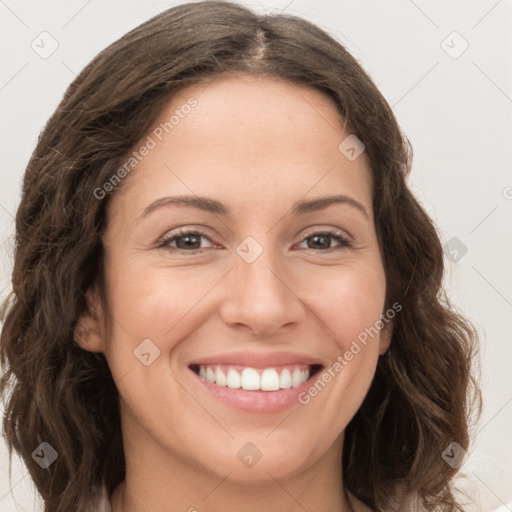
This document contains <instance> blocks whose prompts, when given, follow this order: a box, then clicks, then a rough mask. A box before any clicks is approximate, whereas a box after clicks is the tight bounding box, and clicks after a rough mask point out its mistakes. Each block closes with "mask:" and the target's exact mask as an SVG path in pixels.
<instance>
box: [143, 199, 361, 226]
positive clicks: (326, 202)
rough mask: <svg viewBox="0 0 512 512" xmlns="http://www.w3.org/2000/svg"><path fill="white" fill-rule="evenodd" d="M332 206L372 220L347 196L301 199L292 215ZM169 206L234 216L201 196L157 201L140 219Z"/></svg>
mask: <svg viewBox="0 0 512 512" xmlns="http://www.w3.org/2000/svg"><path fill="white" fill-rule="evenodd" d="M331 204H346V205H349V206H352V207H354V208H356V209H357V210H359V211H360V212H361V213H363V214H364V216H365V217H366V218H367V219H368V220H369V219H370V216H369V214H368V212H367V211H366V208H365V207H364V206H363V205H362V204H361V203H360V202H359V201H356V200H355V199H353V198H352V197H349V196H346V195H332V196H325V197H318V198H316V199H310V200H305V199H301V200H299V201H297V202H296V203H295V204H294V205H293V208H292V210H291V213H292V215H303V214H306V213H311V212H315V211H319V210H323V209H325V208H327V207H328V206H330V205H331ZM169 205H180V206H187V207H189V208H197V209H199V210H203V211H205V212H209V213H215V214H217V215H221V216H223V217H229V216H232V211H231V210H230V208H229V207H228V206H226V205H224V204H223V203H221V202H220V201H217V200H215V199H210V198H208V197H199V196H170V197H162V198H160V199H157V200H156V201H154V202H153V203H151V204H150V205H148V206H146V208H144V211H143V212H142V215H141V216H140V217H139V219H142V218H143V217H146V216H148V215H149V214H150V213H151V212H153V211H155V210H157V209H159V208H163V207H165V206H169Z"/></svg>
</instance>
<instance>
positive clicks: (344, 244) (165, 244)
mask: <svg viewBox="0 0 512 512" xmlns="http://www.w3.org/2000/svg"><path fill="white" fill-rule="evenodd" d="M187 235H199V236H202V237H204V238H206V239H208V240H209V241H210V242H211V240H210V238H209V237H208V235H206V233H204V232H203V231H201V230H200V229H194V230H189V229H185V228H182V229H180V230H179V232H178V233H176V234H174V235H172V236H168V237H164V238H162V239H161V240H160V241H159V243H158V248H160V249H168V250H169V251H170V252H182V253H192V254H201V253H203V252H205V251H206V250H208V249H210V248H204V249H191V250H186V249H179V248H177V247H170V246H169V244H170V243H172V242H174V241H175V240H176V239H178V238H181V237H183V236H187ZM319 235H320V236H330V237H332V238H333V239H335V240H336V241H338V242H339V243H340V245H339V246H338V247H329V248H328V249H311V248H307V249H306V250H309V251H314V252H331V251H336V250H343V249H352V248H353V247H354V244H353V243H352V242H351V241H350V240H349V239H348V238H347V237H345V236H344V235H343V233H342V232H341V231H338V230H335V229H332V230H330V229H327V230H323V231H313V232H311V233H308V234H307V236H305V237H304V238H303V239H302V241H301V243H302V242H304V241H305V240H307V239H308V238H312V237H314V236H319ZM211 243H213V242H211Z"/></svg>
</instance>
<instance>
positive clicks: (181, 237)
mask: <svg viewBox="0 0 512 512" xmlns="http://www.w3.org/2000/svg"><path fill="white" fill-rule="evenodd" d="M201 239H205V240H208V241H209V240H210V239H209V238H208V237H207V236H206V235H205V234H204V233H201V232H200V231H186V230H182V231H180V232H179V233H177V234H176V235H172V236H169V237H166V238H165V239H164V240H162V241H161V243H160V244H159V247H163V248H168V249H170V250H174V249H177V250H180V251H186V252H192V251H200V250H201V249H204V248H205V247H201ZM210 243H211V242H210Z"/></svg>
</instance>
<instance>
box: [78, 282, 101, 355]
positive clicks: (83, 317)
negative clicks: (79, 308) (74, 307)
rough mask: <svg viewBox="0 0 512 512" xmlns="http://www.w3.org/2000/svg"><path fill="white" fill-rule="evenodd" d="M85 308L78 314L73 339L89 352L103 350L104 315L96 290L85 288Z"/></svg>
mask: <svg viewBox="0 0 512 512" xmlns="http://www.w3.org/2000/svg"><path fill="white" fill-rule="evenodd" d="M85 298H86V303H87V305H86V309H85V311H83V312H82V313H80V314H79V316H78V319H77V323H76V326H75V328H74V329H73V339H74V340H75V342H76V344H77V345H78V346H79V347H81V348H83V349H84V350H88V351H89V352H104V351H105V323H104V319H105V315H104V312H103V308H102V304H101V300H100V297H99V293H98V291H97V290H96V289H95V288H94V289H92V288H91V289H89V290H87V292H86V294H85Z"/></svg>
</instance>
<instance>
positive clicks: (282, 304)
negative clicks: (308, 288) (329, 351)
mask: <svg viewBox="0 0 512 512" xmlns="http://www.w3.org/2000/svg"><path fill="white" fill-rule="evenodd" d="M295 284H296V283H295ZM224 291H225V294H224V296H223V300H222V305H221V307H220V315H221V318H222V320H223V321H224V323H225V324H226V325H228V326H230V327H235V328H237V329H244V330H246V331H248V332H252V333H253V334H256V335H264V336H271V335H275V334H278V333H279V332H280V331H282V330H283V329H284V328H288V329H290V328H292V326H294V325H296V324H299V323H300V321H301V320H302V319H303V318H304V316H305V306H304V304H303V303H302V301H301V299H300V298H299V295H298V290H294V286H293V282H291V279H290V271H289V269H286V268H285V265H284V263H283V262H279V261H278V258H277V257H276V256H275V255H273V254H272V252H271V251H270V250H264V251H263V253H262V254H261V255H260V256H259V257H258V259H256V261H254V262H252V263H247V262H246V261H244V260H243V259H242V258H240V257H238V256H235V263H234V268H233V269H232V270H231V272H229V274H228V282H227V284H226V287H225V290H224Z"/></svg>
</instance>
